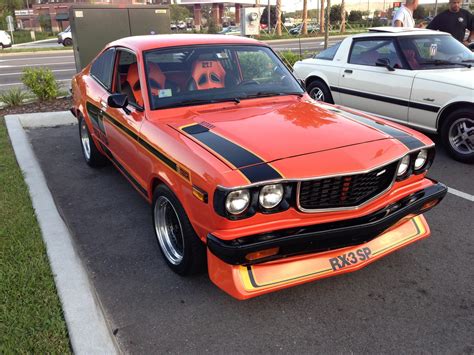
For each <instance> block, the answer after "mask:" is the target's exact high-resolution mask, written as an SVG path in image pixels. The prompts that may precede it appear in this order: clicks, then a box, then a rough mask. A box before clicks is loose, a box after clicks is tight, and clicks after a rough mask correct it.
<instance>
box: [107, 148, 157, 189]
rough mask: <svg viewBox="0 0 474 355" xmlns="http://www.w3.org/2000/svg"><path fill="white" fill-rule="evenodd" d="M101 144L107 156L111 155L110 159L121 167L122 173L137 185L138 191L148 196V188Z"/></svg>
mask: <svg viewBox="0 0 474 355" xmlns="http://www.w3.org/2000/svg"><path fill="white" fill-rule="evenodd" d="M100 145H101V147H102V149H103V151H104V152H105V154H107V156H108V157H109V159H110V160H112V162H113V163H114V164H115V165H116V166H117V168H119V170H120V171H121V172H122V174H124V175H125V176H126V177H127V179H128V180H130V181H131V183H132V184H133V186H135V187H136V188H137V189H138V191H140V192H141V193H142V194H143V195H144V196H146V197H148V192H147V190H146V189H145V188H144V187H143V186H142V185H141V184H140V183H139V182H138V181H137V180H136V179H135V178H134V177H133V176H132V175H131V174H130V173H129V172H128V170H127V169H125V167H124V166H123V165H122V164H120V163H119V162H118V161H117V159H115V157H114V155H113V154H112V152H111V151H110V150H109V149H108V148H107V147H106V146H105V145H104V144H102V143H100Z"/></svg>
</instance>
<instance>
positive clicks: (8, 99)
mask: <svg viewBox="0 0 474 355" xmlns="http://www.w3.org/2000/svg"><path fill="white" fill-rule="evenodd" d="M27 97H28V93H27V92H26V91H23V90H21V89H20V88H13V89H10V90H7V91H4V92H2V93H0V101H1V102H3V103H4V104H6V105H7V107H11V106H19V105H21V104H22V103H23V101H24V100H25V99H26V98H27Z"/></svg>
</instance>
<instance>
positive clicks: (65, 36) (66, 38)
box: [58, 26, 72, 47]
mask: <svg viewBox="0 0 474 355" xmlns="http://www.w3.org/2000/svg"><path fill="white" fill-rule="evenodd" d="M58 43H59V44H62V45H63V46H64V47H69V46H72V34H71V26H68V27H67V28H66V29H65V30H64V31H62V32H59V33H58Z"/></svg>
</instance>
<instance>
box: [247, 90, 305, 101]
mask: <svg viewBox="0 0 474 355" xmlns="http://www.w3.org/2000/svg"><path fill="white" fill-rule="evenodd" d="M286 95H297V96H299V97H302V96H303V93H301V92H274V91H259V92H257V93H256V94H252V95H247V96H245V97H242V99H255V98H257V97H271V96H286Z"/></svg>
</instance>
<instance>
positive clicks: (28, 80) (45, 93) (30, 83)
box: [21, 68, 59, 101]
mask: <svg viewBox="0 0 474 355" xmlns="http://www.w3.org/2000/svg"><path fill="white" fill-rule="evenodd" d="M21 81H22V82H23V84H25V86H26V87H28V88H29V89H30V90H31V91H32V92H33V94H35V95H36V96H37V97H38V99H39V100H40V101H46V100H51V99H54V98H56V97H57V96H58V94H59V85H58V83H57V82H56V79H55V78H54V75H53V73H52V72H51V70H50V69H47V68H26V69H24V70H23V75H22V77H21Z"/></svg>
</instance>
